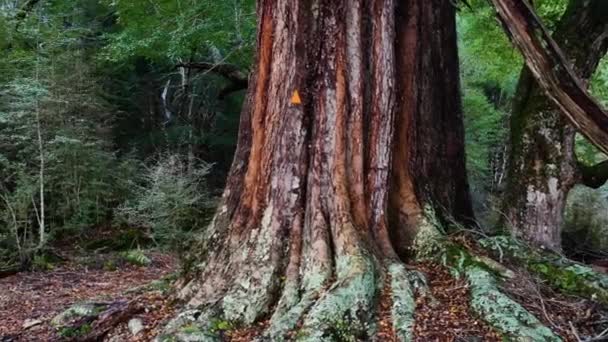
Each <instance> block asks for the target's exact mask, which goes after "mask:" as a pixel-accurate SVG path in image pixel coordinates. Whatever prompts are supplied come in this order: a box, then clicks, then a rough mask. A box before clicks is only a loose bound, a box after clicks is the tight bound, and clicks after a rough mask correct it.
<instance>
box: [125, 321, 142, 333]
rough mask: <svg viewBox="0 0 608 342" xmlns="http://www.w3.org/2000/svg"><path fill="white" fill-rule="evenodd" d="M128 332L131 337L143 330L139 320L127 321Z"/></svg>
mask: <svg viewBox="0 0 608 342" xmlns="http://www.w3.org/2000/svg"><path fill="white" fill-rule="evenodd" d="M128 325H129V331H130V332H131V334H132V335H133V336H135V335H137V334H139V333H140V332H141V331H142V330H144V322H143V321H142V320H141V319H139V318H133V319H131V320H130V321H129V324H128Z"/></svg>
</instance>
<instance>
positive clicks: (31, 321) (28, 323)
mask: <svg viewBox="0 0 608 342" xmlns="http://www.w3.org/2000/svg"><path fill="white" fill-rule="evenodd" d="M40 323H42V321H41V320H39V319H26V320H25V321H23V325H22V326H21V327H22V328H23V329H24V330H27V329H30V328H33V327H35V326H37V325H39V324H40Z"/></svg>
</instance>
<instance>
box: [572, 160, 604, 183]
mask: <svg viewBox="0 0 608 342" xmlns="http://www.w3.org/2000/svg"><path fill="white" fill-rule="evenodd" d="M578 171H579V174H580V178H579V179H580V183H581V184H583V185H585V186H588V187H590V188H593V189H597V188H599V187H601V186H602V185H604V184H605V183H606V181H608V160H605V161H603V162H601V163H598V164H595V165H584V164H582V163H580V162H579V163H578Z"/></svg>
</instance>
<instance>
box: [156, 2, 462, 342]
mask: <svg viewBox="0 0 608 342" xmlns="http://www.w3.org/2000/svg"><path fill="white" fill-rule="evenodd" d="M396 6H399V11H400V12H399V13H400V15H399V16H396V12H395V8H396ZM257 11H258V16H259V23H258V52H257V56H256V62H255V71H254V75H253V77H252V78H251V81H250V85H249V90H248V97H247V104H246V107H245V109H244V111H243V116H242V119H241V126H240V133H239V144H238V147H237V155H236V157H235V160H234V163H233V167H232V171H231V173H230V176H229V179H228V183H227V187H226V190H225V192H224V196H223V200H222V204H221V206H220V208H219V209H218V212H217V214H216V216H215V219H214V221H213V223H212V225H211V227H210V228H209V232H208V233H206V235H205V236H204V237H203V238H201V240H203V241H206V242H202V243H201V247H199V249H198V253H200V254H201V255H204V258H201V259H200V264H199V266H198V270H197V272H196V273H195V274H194V275H193V277H192V279H191V280H190V282H189V283H188V284H187V285H186V286H185V287H184V288H183V289H182V291H181V295H182V296H181V297H182V299H184V300H185V301H187V303H188V305H187V307H188V308H189V310H186V311H185V312H184V313H182V314H181V315H179V316H178V317H177V318H176V319H174V320H173V321H172V322H171V323H170V324H169V326H168V328H167V332H168V333H171V334H173V336H178V340H179V339H187V337H185V335H184V334H186V332H184V329H183V327H184V326H187V325H188V324H194V325H196V326H197V327H199V328H200V329H199V330H200V331H199V332H200V333H201V334H202V335H200V336H203V335H204V336H207V335H208V334H209V333H210V331H211V330H213V329H212V327H210V325H209V324H210V323H209V322H212V321H213V319H214V317H215V318H216V319H218V318H219V319H222V320H230V321H234V322H236V323H240V324H251V323H253V322H255V321H257V320H260V319H264V318H270V327H269V329H268V330H267V331H266V337H267V338H268V339H270V340H273V341H280V340H283V339H287V338H289V337H290V336H291V337H293V336H292V335H290V333H292V332H293V331H294V329H295V330H297V331H298V334H299V335H298V336H299V337H298V338H300V339H303V340H310V341H318V340H323V339H331V338H333V337H335V336H336V335H335V334H344V333H347V334H350V335H352V336H354V337H357V338H363V339H369V338H373V335H374V325H373V324H371V325H370V324H368V323H369V322H374V315H375V314H376V309H375V306H376V304H377V303H376V301H377V298H378V294H379V290H380V289H381V288H382V287H383V280H382V278H383V276H384V274H383V272H385V270H386V269H389V272H390V273H391V276H392V278H391V279H393V280H395V281H393V282H392V287H393V301H394V305H393V312H394V315H395V319H396V320H397V321H398V322H403V323H404V324H405V325H403V326H399V327H396V329H399V331H398V334H399V335H400V336H410V337H411V320H412V319H413V305H414V303H413V297H412V291H411V289H410V288H409V286H410V285H409V282H406V281H399V282H396V281H397V280H399V279H401V280H403V279H407V271H406V269H405V267H404V266H403V264H402V262H401V261H400V260H399V258H398V256H397V255H398V254H397V253H396V252H395V248H396V247H397V246H398V247H399V248H404V247H405V249H407V247H408V245H403V244H404V243H406V244H410V245H411V244H412V243H413V241H414V240H416V239H417V238H416V236H415V235H416V234H417V232H419V231H420V230H422V228H419V227H423V228H424V229H426V230H431V231H434V229H435V227H434V225H433V222H434V221H433V220H434V213H438V214H439V215H440V217H442V218H445V219H447V218H448V217H450V216H454V217H456V218H457V219H459V220H464V219H465V218H470V217H471V209H470V201H469V198H468V187H467V183H466V172H465V170H464V165H465V164H464V141H463V137H464V134H463V127H462V114H461V109H460V100H459V85H458V82H459V79H458V77H459V76H458V64H457V51H456V34H455V18H454V14H455V12H454V11H455V9H454V7H453V6H452V5H451V4H450V3H449V2H446V1H443V0H432V1H423V0H409V1H404V2H403V1H402V2H399V4H397V2H396V1H394V0H378V1H371V0H341V1H333V0H306V1H298V0H275V1H270V0H260V1H258V9H257ZM401 19H403V20H401ZM412 28H414V29H412ZM410 48H411V49H410ZM398 49H399V50H398ZM398 51H399V52H406V53H407V56H404V55H403V54H400V53H398ZM417 82H420V85H418V84H417ZM408 87H409V88H408ZM405 89H412V92H411V93H407V94H404V92H403V91H404V90H405ZM397 131H398V133H397ZM401 135H403V137H402V136H401ZM396 137H399V138H396ZM434 158H437V160H434ZM399 196H405V198H407V199H408V202H406V203H404V204H403V206H402V204H401V203H398V202H396V201H393V202H392V203H393V205H391V210H394V209H395V208H394V207H398V208H397V211H398V212H399V213H400V216H399V219H398V220H391V222H389V220H388V211H389V198H391V199H398V198H399ZM411 232H414V236H410V233H411ZM209 241H211V242H209ZM400 254H402V253H400ZM402 255H403V256H405V254H402ZM408 322H409V323H408ZM336 326H338V327H339V326H346V327H348V329H349V330H348V331H347V332H343V331H336V330H335V329H336ZM180 336H181V337H180ZM200 336H199V337H200ZM188 338H189V337H188ZM201 338H202V337H201Z"/></svg>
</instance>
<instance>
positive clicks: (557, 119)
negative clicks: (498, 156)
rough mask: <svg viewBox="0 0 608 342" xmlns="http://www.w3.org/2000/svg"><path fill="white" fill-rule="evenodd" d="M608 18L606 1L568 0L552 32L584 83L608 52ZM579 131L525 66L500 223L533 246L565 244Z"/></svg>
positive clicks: (513, 120)
mask: <svg viewBox="0 0 608 342" xmlns="http://www.w3.org/2000/svg"><path fill="white" fill-rule="evenodd" d="M607 18H608V6H607V5H606V4H604V3H603V1H602V0H595V1H570V4H569V6H568V8H567V10H566V12H565V13H564V15H563V17H562V19H561V20H560V22H559V23H558V27H557V29H556V31H555V33H554V37H555V41H556V43H557V44H558V45H559V46H560V47H561V48H563V50H564V51H565V53H566V55H567V56H568V61H569V62H570V63H571V65H572V67H573V68H574V70H575V72H576V74H577V75H578V77H580V78H581V79H582V80H583V82H585V83H586V82H587V80H588V79H589V78H590V77H591V75H592V74H593V72H594V71H595V69H596V68H597V65H598V63H599V61H600V60H601V58H602V57H603V56H604V55H605V54H606V49H607V48H608V19H607ZM581 32H584V34H581ZM575 131H576V130H575V128H574V127H573V126H572V125H571V124H570V121H569V119H568V118H567V117H566V116H565V115H563V114H562V112H561V111H560V109H559V107H557V106H556V105H555V104H554V102H553V101H552V100H551V99H550V98H548V97H546V96H545V93H544V92H543V89H541V88H540V87H539V85H538V83H537V82H536V80H535V79H534V76H533V74H532V73H531V72H530V69H529V68H528V67H524V68H523V70H522V72H521V76H520V79H519V83H518V86H517V93H516V97H515V103H514V107H513V113H512V116H511V143H510V146H511V154H510V159H509V165H508V173H509V176H508V180H507V182H508V186H507V188H506V189H507V190H506V194H505V197H504V203H503V213H504V217H503V222H502V223H503V226H506V227H508V228H510V229H511V230H512V232H513V233H515V235H517V236H519V237H522V238H524V239H525V240H526V241H528V242H530V243H532V244H534V245H537V246H542V247H546V248H550V249H555V250H559V249H560V248H561V228H562V223H563V213H564V208H565V204H566V199H567V196H568V192H569V191H570V189H571V188H572V187H573V186H574V185H575V184H576V183H578V182H580V181H584V180H583V179H582V177H581V172H579V167H578V165H577V161H576V156H575V154H574V136H575ZM587 173H588V172H587ZM587 178H589V177H587ZM599 178H601V177H599ZM599 178H598V177H595V178H594V179H599ZM585 183H589V184H590V183H591V182H589V181H585Z"/></svg>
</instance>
